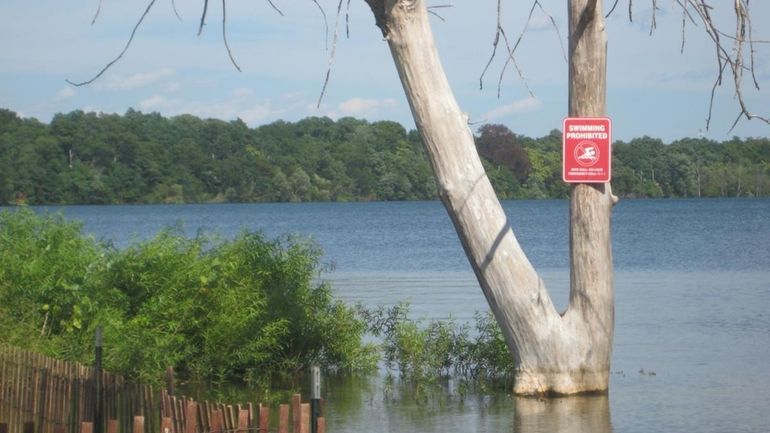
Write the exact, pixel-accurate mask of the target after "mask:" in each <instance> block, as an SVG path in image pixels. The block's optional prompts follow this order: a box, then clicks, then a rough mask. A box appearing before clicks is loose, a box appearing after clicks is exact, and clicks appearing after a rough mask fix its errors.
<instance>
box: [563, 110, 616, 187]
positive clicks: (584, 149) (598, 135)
mask: <svg viewBox="0 0 770 433" xmlns="http://www.w3.org/2000/svg"><path fill="white" fill-rule="evenodd" d="M611 143H612V122H611V121H610V119H609V118H607V117H568V118H566V119H564V132H563V139H562V161H563V165H562V178H563V179H564V181H565V182H568V183H604V182H609V181H610V178H611V177H612V147H611V146H612V145H611Z"/></svg>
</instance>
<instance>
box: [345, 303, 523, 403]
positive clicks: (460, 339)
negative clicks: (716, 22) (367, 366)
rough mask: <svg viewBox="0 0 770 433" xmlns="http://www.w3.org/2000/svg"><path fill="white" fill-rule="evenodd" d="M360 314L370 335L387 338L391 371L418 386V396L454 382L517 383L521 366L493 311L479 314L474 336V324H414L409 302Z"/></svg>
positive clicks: (386, 359) (386, 353)
mask: <svg viewBox="0 0 770 433" xmlns="http://www.w3.org/2000/svg"><path fill="white" fill-rule="evenodd" d="M358 310H359V314H360V315H361V316H362V317H363V318H364V320H365V321H366V322H367V323H369V324H370V327H369V331H370V332H371V333H372V334H373V335H375V336H377V337H380V338H381V339H382V352H383V361H384V365H385V368H386V369H387V370H388V371H390V372H395V373H397V374H398V375H399V376H400V377H401V379H403V380H405V381H407V382H409V383H411V384H413V385H414V391H415V394H420V393H421V392H422V389H423V388H424V387H426V386H428V385H435V384H438V383H439V381H440V379H448V378H450V377H453V378H455V379H458V380H459V381H460V382H461V384H462V386H463V387H464V388H467V387H468V386H470V385H479V386H482V387H487V386H489V385H493V386H494V387H498V386H509V385H511V384H512V382H511V381H512V378H513V372H514V369H515V368H516V365H515V364H514V361H513V356H511V353H510V351H509V350H508V347H507V345H506V343H505V340H504V339H503V335H502V331H501V330H500V327H499V326H498V324H497V322H496V321H495V318H494V317H493V316H492V314H491V313H489V312H486V313H478V312H477V313H476V315H475V320H474V327H473V332H472V331H471V328H470V325H469V324H463V325H460V324H458V323H456V322H455V321H453V320H449V321H441V320H429V321H423V320H414V319H410V318H409V316H408V315H409V306H408V304H404V303H400V304H396V305H394V306H393V307H390V308H385V307H378V308H375V309H367V308H365V307H363V306H360V305H359V306H358Z"/></svg>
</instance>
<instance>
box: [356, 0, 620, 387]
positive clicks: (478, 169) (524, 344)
mask: <svg viewBox="0 0 770 433" xmlns="http://www.w3.org/2000/svg"><path fill="white" fill-rule="evenodd" d="M367 3H368V4H369V6H370V7H371V9H372V11H373V13H374V16H375V19H376V23H377V26H378V27H380V29H381V30H382V33H383V35H384V37H385V39H386V40H387V42H388V45H389V47H390V50H391V54H392V56H393V59H394V62H395V65H396V68H397V70H398V74H399V77H400V79H401V83H402V85H403V87H404V91H405V93H406V96H407V99H408V101H409V105H410V108H411V110H412V115H413V117H414V120H415V123H416V125H417V129H418V130H419V132H420V135H421V137H422V140H423V144H424V145H425V148H426V151H427V154H428V157H429V160H430V162H431V166H432V168H433V171H434V174H435V176H436V179H437V184H438V188H439V197H440V198H441V201H442V202H443V204H444V206H445V208H446V210H447V212H448V213H449V216H450V218H451V220H452V222H453V224H454V227H455V229H456V231H457V233H458V236H459V238H460V241H461V243H462V245H463V248H464V250H465V253H466V255H467V256H468V259H469V261H470V263H471V266H472V268H473V270H474V272H475V274H476V277H477V279H478V281H479V284H480V286H481V289H482V291H483V292H484V295H485V296H486V299H487V301H488V302H489V305H490V308H491V310H492V312H493V313H494V315H495V317H496V319H497V321H498V323H499V324H500V327H501V329H502V332H503V335H504V337H505V339H506V343H507V344H508V346H509V348H510V349H511V353H512V355H513V357H514V359H515V361H516V365H517V371H516V377H515V385H514V392H515V393H517V394H574V393H581V392H596V391H605V390H606V389H607V383H608V377H609V357H608V354H609V353H610V347H611V342H612V320H611V319H612V312H611V311H610V314H609V315H608V314H606V311H604V310H606V309H607V308H606V307H607V305H605V304H604V303H605V302H610V303H611V302H612V277H611V258H610V257H609V252H607V251H605V250H604V248H606V247H609V227H608V225H607V227H604V228H602V227H599V225H600V224H601V221H602V218H603V215H604V214H605V213H606V214H607V215H608V214H609V208H610V207H611V205H610V201H609V188H606V191H605V188H604V187H603V186H602V185H598V186H589V185H583V186H581V187H578V188H575V190H574V191H573V205H572V206H571V207H573V208H575V209H573V210H572V218H571V219H572V224H577V225H578V227H577V229H576V230H573V233H572V237H571V239H572V241H571V243H572V244H573V248H572V249H573V254H572V260H573V261H577V264H578V265H579V266H581V268H580V269H578V270H577V271H575V270H573V273H572V276H573V282H572V288H571V295H570V306H569V308H568V310H567V312H566V313H565V314H563V315H560V314H559V313H558V312H557V311H556V309H555V307H554V305H553V303H552V301H551V298H550V297H549V295H548V292H547V291H546V289H545V285H544V284H543V282H542V280H541V279H540V278H539V276H538V275H537V273H536V272H535V270H534V268H533V267H532V265H531V264H530V262H529V260H528V259H527V257H526V255H525V254H524V252H523V251H522V249H521V247H520V246H519V243H518V241H517V240H516V237H515V235H514V233H513V232H512V230H511V228H510V225H509V223H508V220H507V217H506V215H505V213H504V212H503V209H502V206H501V205H500V202H499V201H498V199H497V196H496V195H495V192H494V190H493V189H492V185H491V183H490V182H489V179H488V178H487V176H486V173H485V172H484V169H483V167H482V164H481V161H480V159H479V156H478V153H477V151H476V147H475V145H474V140H473V134H472V133H471V131H470V129H469V127H468V117H467V115H465V114H464V113H463V112H462V111H461V110H460V108H459V106H458V104H457V101H456V100H455V97H454V95H453V93H452V90H451V88H450V86H449V83H448V81H447V78H446V75H445V74H444V71H443V68H442V66H441V62H440V60H439V56H438V52H437V50H436V46H435V43H434V40H433V34H432V31H431V28H430V24H429V21H428V13H427V9H426V7H425V4H424V1H423V0H367ZM598 13H599V14H601V10H599V11H598ZM599 16H600V15H599ZM589 23H590V20H589ZM602 69H603V66H602ZM602 100H603V98H602ZM601 109H602V110H603V105H602V107H601ZM576 204H577V207H575V206H576ZM605 229H606V230H605ZM603 230H604V231H606V236H604V235H601V236H600V238H599V239H596V240H595V239H594V238H593V236H596V235H597V233H604V231H603ZM605 238H606V239H605ZM605 240H606V242H605ZM595 249H601V250H602V252H601V253H600V254H596V251H594V250H595ZM608 258H609V265H608V264H607V259H608ZM608 271H609V272H610V276H609V282H608V283H607V281H606V278H605V277H606V273H607V272H608ZM594 283H596V284H594ZM608 291H609V292H608ZM610 310H611V307H610ZM608 329H609V331H608Z"/></svg>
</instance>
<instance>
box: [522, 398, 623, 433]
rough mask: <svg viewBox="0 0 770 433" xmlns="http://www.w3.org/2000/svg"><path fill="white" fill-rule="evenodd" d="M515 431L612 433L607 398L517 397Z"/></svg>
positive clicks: (532, 432) (534, 432)
mask: <svg viewBox="0 0 770 433" xmlns="http://www.w3.org/2000/svg"><path fill="white" fill-rule="evenodd" d="M513 401H514V404H513V431H515V432H517V433H518V432H522V433H540V432H551V433H612V423H611V422H610V402H609V398H607V396H606V395H600V396H579V397H564V398H550V399H536V398H524V397H514V400H513Z"/></svg>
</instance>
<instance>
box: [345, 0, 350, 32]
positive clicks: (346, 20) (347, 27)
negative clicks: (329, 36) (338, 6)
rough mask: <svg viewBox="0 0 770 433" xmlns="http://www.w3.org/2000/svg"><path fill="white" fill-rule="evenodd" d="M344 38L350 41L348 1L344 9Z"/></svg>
mask: <svg viewBox="0 0 770 433" xmlns="http://www.w3.org/2000/svg"><path fill="white" fill-rule="evenodd" d="M345 37H347V38H348V39H350V0H348V4H347V6H346V7H345Z"/></svg>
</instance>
